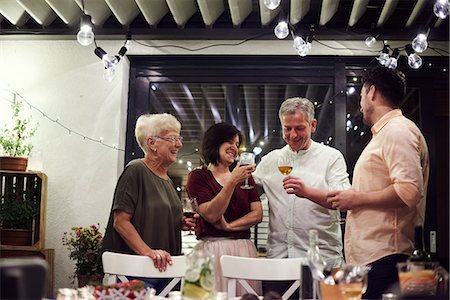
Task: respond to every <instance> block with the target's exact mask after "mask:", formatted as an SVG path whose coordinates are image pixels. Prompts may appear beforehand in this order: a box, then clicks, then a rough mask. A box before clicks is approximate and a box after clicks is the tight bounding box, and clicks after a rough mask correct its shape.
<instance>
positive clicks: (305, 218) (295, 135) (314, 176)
mask: <svg viewBox="0 0 450 300" xmlns="http://www.w3.org/2000/svg"><path fill="white" fill-rule="evenodd" d="M279 118H280V121H281V125H282V131H283V139H284V140H285V141H286V143H287V145H286V146H284V147H283V148H281V149H276V150H273V151H271V152H270V153H268V154H267V155H265V156H264V157H263V158H262V159H261V162H260V163H259V164H258V166H257V167H256V171H255V172H254V173H253V178H254V179H255V182H256V183H257V184H258V185H260V186H261V187H262V188H263V189H264V193H265V194H266V196H267V198H268V201H269V236H268V242H267V246H268V252H267V256H268V257H269V258H292V257H302V256H306V252H307V251H308V247H309V230H310V229H317V230H318V233H319V242H318V245H319V248H320V251H321V254H322V256H323V258H324V259H325V260H326V261H327V264H329V265H330V266H340V265H341V264H342V263H343V261H344V260H343V255H342V233H341V228H340V225H339V219H340V213H339V211H338V210H335V209H333V208H332V207H331V205H330V204H329V203H328V202H327V201H326V200H327V193H328V191H329V190H340V189H344V190H345V189H348V188H350V183H349V179H348V173H347V167H346V163H345V160H344V157H343V155H342V154H341V153H340V152H339V151H338V150H336V149H334V148H331V147H329V146H326V145H323V144H320V143H317V142H315V141H313V140H312V139H311V134H312V133H314V132H315V130H316V125H317V120H316V119H315V118H314V105H313V104H312V102H311V101H310V100H308V99H306V98H299V97H296V98H289V99H287V100H285V101H284V102H283V103H282V104H281V107H280V109H279ZM280 157H289V158H290V159H291V160H292V163H293V170H292V173H291V174H290V175H289V176H287V177H286V176H283V175H282V174H281V173H280V172H278V159H279V158H280ZM271 289H274V288H271Z"/></svg>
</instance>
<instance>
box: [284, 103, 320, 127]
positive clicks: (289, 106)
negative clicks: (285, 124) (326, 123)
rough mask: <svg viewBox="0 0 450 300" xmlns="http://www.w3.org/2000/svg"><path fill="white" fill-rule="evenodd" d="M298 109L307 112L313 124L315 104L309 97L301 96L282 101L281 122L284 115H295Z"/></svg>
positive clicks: (309, 120)
mask: <svg viewBox="0 0 450 300" xmlns="http://www.w3.org/2000/svg"><path fill="white" fill-rule="evenodd" d="M298 111H300V112H303V113H305V114H306V119H307V120H308V123H310V124H311V122H312V120H313V119H314V104H313V103H312V102H311V101H310V100H309V99H307V98H301V97H293V98H288V99H286V100H284V101H283V103H281V106H280V109H279V111H278V117H279V118H280V122H282V121H283V120H282V118H283V116H284V115H293V114H295V113H296V112H298Z"/></svg>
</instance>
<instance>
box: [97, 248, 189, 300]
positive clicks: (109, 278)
mask: <svg viewBox="0 0 450 300" xmlns="http://www.w3.org/2000/svg"><path fill="white" fill-rule="evenodd" d="M172 261H173V264H172V265H168V266H167V269H166V271H165V272H160V271H159V270H158V269H156V268H155V266H154V265H153V261H152V260H151V259H150V258H149V257H147V256H141V255H130V254H122V253H114V252H105V253H103V255H102V262H103V271H104V272H105V277H103V283H104V284H113V283H116V282H117V279H118V280H119V281H121V282H128V279H127V278H126V277H125V276H135V277H148V278H173V279H172V280H171V281H170V282H169V284H168V285H167V286H166V287H165V288H164V289H163V290H162V291H161V293H159V294H158V296H160V297H165V296H166V295H167V294H168V293H169V292H170V291H172V289H173V288H174V287H175V285H176V284H177V283H178V282H180V281H181V283H182V284H183V279H184V273H185V271H186V259H185V257H184V256H172Z"/></svg>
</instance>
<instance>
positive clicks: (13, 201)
mask: <svg viewBox="0 0 450 300" xmlns="http://www.w3.org/2000/svg"><path fill="white" fill-rule="evenodd" d="M38 214H39V202H38V201H37V200H36V199H22V198H20V197H19V198H17V197H15V195H12V194H11V195H9V196H2V199H1V202H0V225H1V228H3V229H31V228H32V226H33V219H34V218H35V217H36V216H37V215H38Z"/></svg>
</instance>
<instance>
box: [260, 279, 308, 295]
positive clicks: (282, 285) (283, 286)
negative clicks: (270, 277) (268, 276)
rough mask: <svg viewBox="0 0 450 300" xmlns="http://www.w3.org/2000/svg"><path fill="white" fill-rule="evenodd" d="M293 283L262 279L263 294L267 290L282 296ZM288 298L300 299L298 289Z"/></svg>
mask: <svg viewBox="0 0 450 300" xmlns="http://www.w3.org/2000/svg"><path fill="white" fill-rule="evenodd" d="M293 283H294V281H263V282H262V289H263V294H264V295H266V294H267V293H268V292H276V293H277V294H279V295H280V296H282V295H283V294H284V293H286V291H287V290H288V289H289V287H290V286H291V285H292V284H293ZM289 299H296V300H298V299H300V295H299V289H297V290H296V291H295V292H294V293H293V294H292V296H291V297H290V298H289Z"/></svg>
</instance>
